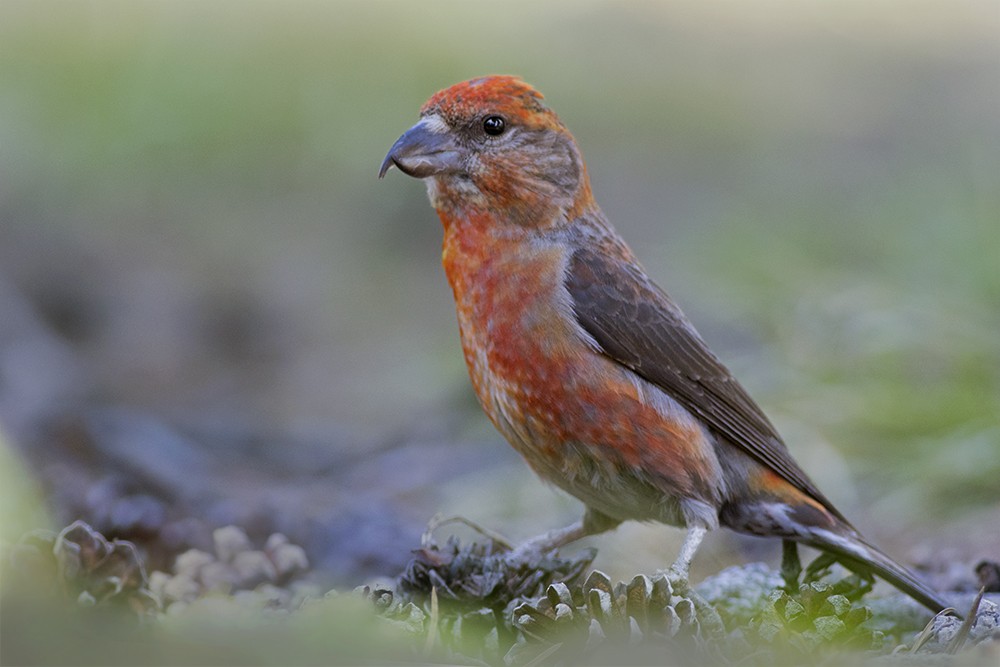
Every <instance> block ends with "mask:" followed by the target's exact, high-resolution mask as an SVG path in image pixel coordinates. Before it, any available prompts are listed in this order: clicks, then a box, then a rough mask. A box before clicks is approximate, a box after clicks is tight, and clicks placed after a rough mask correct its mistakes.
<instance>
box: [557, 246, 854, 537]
mask: <svg viewBox="0 0 1000 667" xmlns="http://www.w3.org/2000/svg"><path fill="white" fill-rule="evenodd" d="M566 287H567V289H568V290H569V293H570V297H571V298H572V302H573V310H574V313H575V314H576V317H577V319H578V321H579V322H580V325H581V326H582V327H583V328H584V329H585V330H586V331H587V332H588V333H589V334H590V335H591V336H592V337H593V338H594V340H596V341H597V343H598V345H599V346H600V347H601V349H602V351H603V352H604V353H605V354H606V355H607V356H609V357H611V358H612V359H614V360H615V361H617V362H618V363H620V364H622V365H624V366H626V367H628V368H630V369H631V370H633V371H634V372H636V373H637V374H639V375H640V376H642V377H643V378H645V379H646V380H648V381H649V382H651V383H653V384H655V385H658V386H659V387H660V388H662V389H663V390H664V391H666V392H667V393H668V394H669V395H670V396H672V397H673V398H674V399H675V400H677V401H678V402H679V403H680V404H681V405H683V406H684V407H685V408H686V409H687V410H688V411H689V412H691V413H692V414H693V415H695V416H696V417H698V418H700V419H701V420H702V421H703V422H704V423H705V424H707V425H708V427H709V428H710V430H711V431H712V432H714V433H715V434H716V435H717V436H720V437H722V438H724V439H725V440H726V441H728V442H730V443H732V444H734V445H736V446H737V447H739V448H740V449H742V450H743V451H745V452H746V453H747V454H749V455H750V456H752V457H753V458H754V459H756V460H757V461H759V462H760V463H762V464H763V465H765V466H767V467H768V468H770V469H771V470H773V471H774V472H775V473H777V474H778V475H780V476H781V477H782V478H783V479H785V480H786V481H788V482H789V483H790V484H792V485H793V486H795V487H797V488H798V489H800V490H801V491H803V492H804V493H806V494H808V495H809V496H811V497H812V498H814V499H815V500H817V501H818V502H820V503H821V504H823V505H824V506H825V507H826V508H827V509H828V510H830V511H831V512H832V513H833V514H834V515H836V516H837V517H838V518H841V519H843V516H842V515H841V514H840V512H838V511H837V510H836V509H835V508H834V507H833V505H832V504H831V503H830V501H829V500H827V499H826V497H825V496H823V494H822V493H821V492H820V491H819V489H817V488H816V486H815V485H814V484H813V483H812V481H811V480H810V479H809V477H808V476H807V475H806V474H805V472H803V471H802V469H801V468H800V467H799V466H798V464H797V463H795V461H794V460H793V459H792V457H791V455H790V454H789V453H788V450H787V448H786V447H785V444H784V443H783V442H782V440H781V437H780V436H779V435H778V432H777V431H776V430H775V428H774V426H773V425H772V424H771V422H770V421H769V420H768V418H767V417H766V416H765V415H764V413H763V411H762V410H761V409H760V407H759V406H758V405H757V404H756V403H755V402H754V400H753V399H752V398H750V396H749V394H747V392H746V390H744V389H743V387H742V386H741V385H740V383H739V382H737V381H736V379H735V378H734V377H733V376H732V374H731V373H730V372H729V370H728V369H727V368H726V367H725V366H724V365H723V364H722V362H721V361H719V359H718V358H717V357H716V356H715V355H714V354H713V353H712V352H711V350H709V349H708V346H707V345H706V344H705V341H704V340H702V338H701V336H700V335H699V334H698V332H697V331H696V330H695V329H694V327H693V326H692V325H691V323H690V322H688V320H687V318H686V317H685V316H684V314H683V313H682V312H681V310H680V308H679V307H678V306H677V305H676V304H675V303H674V302H673V301H672V300H671V299H670V297H669V296H667V294H666V293H665V292H663V290H661V289H660V288H659V287H657V286H656V284H655V283H653V282H652V281H651V280H650V279H649V278H648V277H647V276H646V275H645V274H644V273H643V272H642V270H641V269H640V268H639V267H638V266H636V265H635V264H633V263H632V262H629V261H626V260H625V259H622V258H618V257H616V256H615V255H613V254H611V253H606V252H605V253H600V252H595V251H593V250H590V249H588V248H578V249H577V250H576V251H575V252H574V253H573V256H572V258H571V260H570V263H569V267H568V270H567V276H566ZM844 521H845V522H846V519H844Z"/></svg>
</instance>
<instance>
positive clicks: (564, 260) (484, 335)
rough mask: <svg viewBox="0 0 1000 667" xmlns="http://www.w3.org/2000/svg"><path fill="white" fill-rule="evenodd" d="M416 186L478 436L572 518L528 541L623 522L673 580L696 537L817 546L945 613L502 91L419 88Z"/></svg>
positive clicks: (562, 155)
mask: <svg viewBox="0 0 1000 667" xmlns="http://www.w3.org/2000/svg"><path fill="white" fill-rule="evenodd" d="M392 166H396V167H398V168H399V169H400V170H401V171H403V172H404V173H406V174H408V175H410V176H414V177H416V178H421V179H425V180H426V183H427V190H428V193H429V196H430V200H431V203H432V204H433V206H434V208H435V209H436V210H437V213H438V216H439V217H440V218H441V222H442V223H443V225H444V244H443V253H442V259H443V263H444V269H445V273H446V274H447V277H448V282H449V283H450V284H451V288H452V290H453V292H454V296H455V304H456V307H457V312H458V324H459V330H460V333H461V340H462V349H463V350H464V353H465V361H466V364H467V365H468V368H469V374H470V375H471V377H472V384H473V387H474V388H475V392H476V395H477V396H478V397H479V402H480V403H481V404H482V407H483V410H485V412H486V414H487V415H488V416H489V418H490V420H491V421H492V422H493V424H494V425H495V426H496V427H497V429H499V430H500V432H501V433H502V434H503V435H504V437H505V438H506V439H507V440H508V441H509V442H510V444H511V445H513V446H514V448H515V449H516V450H517V451H518V452H520V454H521V455H522V456H523V457H524V458H525V460H526V461H527V463H528V465H530V466H531V468H532V469H534V471H535V472H536V473H538V475H540V476H541V477H542V478H543V479H545V480H548V481H549V482H551V483H553V484H555V485H556V486H558V487H560V488H562V489H564V490H565V491H567V492H569V493H570V494H572V495H573V496H575V497H577V498H579V499H580V500H581V501H583V503H584V505H585V506H586V511H585V513H584V517H583V519H582V520H580V521H579V522H577V523H575V524H573V525H571V526H568V527H567V528H564V529H562V530H557V531H553V532H551V533H549V534H547V535H546V536H544V538H542V539H540V540H538V541H536V542H535V543H534V546H537V547H544V548H546V549H548V548H555V547H558V546H561V545H563V544H566V543H568V542H570V541H573V540H575V539H578V538H580V537H583V536H585V535H589V534H593V533H597V532H601V531H604V530H608V529H610V528H613V527H615V526H617V525H618V524H619V523H621V522H622V521H625V520H628V519H636V520H639V521H650V520H652V521H660V522H663V523H666V524H670V525H674V526H684V527H686V528H687V536H686V538H685V540H684V544H683V546H682V547H681V550H680V554H679V556H678V557H677V560H676V562H675V563H674V565H673V566H672V568H671V570H672V572H673V574H674V575H675V576H677V577H679V578H683V579H686V577H687V572H688V567H689V565H690V562H691V559H692V557H693V556H694V553H695V551H696V550H697V548H698V544H699V543H700V542H701V540H702V538H703V536H704V535H705V533H706V531H708V530H711V529H714V528H717V527H718V526H720V525H721V526H725V527H727V528H730V529H732V530H735V531H738V532H741V533H749V534H751V535H762V536H770V537H778V538H781V539H782V540H784V541H785V547H786V548H785V555H786V563H789V562H791V563H794V564H797V562H798V559H797V554H796V553H795V543H799V542H801V543H804V544H808V545H811V546H813V547H817V548H819V549H821V550H824V551H826V552H828V553H830V554H831V555H832V556H834V557H835V558H836V559H837V560H839V561H841V562H842V563H843V564H845V565H846V566H848V567H850V568H852V569H856V570H859V571H861V572H864V573H866V574H868V573H875V574H878V575H879V576H881V577H883V578H884V579H886V580H887V581H889V582H890V583H892V584H893V585H895V586H896V587H898V588H899V589H901V590H902V591H905V592H906V593H908V594H909V595H910V596H912V597H913V598H914V599H916V600H918V601H919V602H921V603H923V604H924V605H926V606H927V607H929V608H930V609H932V610H934V611H940V610H941V609H942V608H944V607H945V606H946V605H945V603H944V602H942V600H941V598H940V597H939V596H938V595H937V594H936V593H935V592H934V591H933V590H931V589H930V588H929V587H928V586H927V585H926V584H924V583H923V582H921V581H920V580H919V579H918V578H917V577H916V576H915V575H914V574H913V573H911V572H910V571H909V570H907V569H906V568H905V567H903V566H901V565H899V564H898V563H896V562H895V561H893V560H892V559H891V558H890V557H889V556H887V555H886V554H884V553H883V552H882V551H880V550H879V549H877V548H876V547H874V546H873V545H872V544H871V543H869V542H868V541H867V540H865V539H864V538H863V537H862V536H861V535H860V534H859V533H858V531H857V530H855V528H854V527H853V526H851V524H850V523H849V522H848V521H847V519H846V518H845V517H844V516H843V515H842V514H841V513H840V512H839V511H838V510H837V509H836V508H835V507H834V506H833V504H832V503H831V502H830V501H829V500H828V499H827V498H826V496H824V495H823V493H822V492H820V490H819V489H818V488H816V485H815V484H813V482H812V481H811V480H810V479H809V477H808V476H807V475H806V473H805V472H803V470H802V469H801V468H800V467H799V466H798V464H797V463H796V462H795V461H794V460H793V459H792V457H791V454H789V452H788V449H787V448H786V447H785V444H784V443H783V442H782V440H781V437H780V436H779V435H778V433H777V431H776V430H775V428H774V426H773V425H772V424H771V422H770V421H769V420H768V418H767V417H766V416H765V415H764V413H763V412H762V411H761V409H760V408H759V407H758V406H757V404H756V403H755V402H754V401H753V399H751V398H750V396H749V395H748V394H747V392H746V391H745V390H744V389H743V387H742V386H740V384H739V382H737V381H736V379H735V378H733V376H732V374H731V373H730V372H729V370H727V369H726V367H725V366H724V365H723V364H722V362H721V361H719V359H718V358H717V357H716V356H715V355H714V354H713V353H712V352H711V350H709V348H708V346H707V345H706V344H705V341H704V340H702V338H701V336H700V335H699V334H698V332H697V331H696V330H695V328H694V327H693V326H692V325H691V323H690V322H689V321H688V319H687V318H686V317H685V316H684V314H683V313H682V312H681V309H680V308H679V307H678V306H677V304H676V303H674V301H673V300H672V299H671V298H670V297H669V296H668V295H667V294H666V293H665V292H664V291H663V290H662V289H660V288H659V287H658V286H657V285H656V284H655V283H654V282H653V281H652V280H651V279H650V278H649V276H648V275H647V274H646V272H645V270H643V268H642V266H641V265H640V264H639V262H638V260H637V259H636V257H635V255H634V254H633V253H632V251H631V250H630V249H629V247H628V246H627V245H626V244H625V242H624V241H623V240H622V239H621V237H619V235H618V234H617V233H616V232H615V230H614V229H613V228H612V226H611V224H610V223H609V222H608V220H607V219H606V218H605V216H604V214H603V213H602V212H601V209H600V208H598V206H597V204H596V203H595V201H594V198H593V196H592V195H591V190H590V181H589V178H588V176H587V167H586V165H585V164H584V161H583V156H582V155H581V154H580V149H579V148H578V147H577V144H576V141H575V140H574V139H573V137H572V135H571V134H570V133H569V131H568V130H567V129H566V127H565V126H564V125H563V124H562V122H561V121H560V120H559V118H558V117H557V116H556V114H555V113H553V112H552V111H551V110H550V109H549V108H548V107H547V106H545V104H544V103H543V101H542V95H541V94H540V93H538V92H537V91H535V90H534V89H533V88H531V87H530V86H528V85H527V84H526V83H524V82H523V81H521V80H520V79H518V78H515V77H510V76H488V77H483V78H479V79H473V80H471V81H466V82H464V83H459V84H457V85H455V86H452V87H451V88H448V89H446V90H442V91H440V92H438V93H437V94H435V95H434V96H433V97H431V98H430V100H429V101H428V102H427V103H426V104H425V105H424V106H423V108H422V109H421V112H420V121H419V122H418V123H417V124H416V125H414V126H413V127H412V128H410V129H409V130H407V131H406V133H404V134H403V135H402V136H401V137H400V138H399V140H398V141H396V143H395V144H394V145H393V146H392V148H391V149H390V150H389V153H388V155H386V157H385V160H384V161H383V163H382V167H381V169H380V170H379V176H380V177H381V176H384V175H385V173H386V171H387V170H388V169H389V168H390V167H392Z"/></svg>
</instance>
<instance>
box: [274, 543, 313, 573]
mask: <svg viewBox="0 0 1000 667" xmlns="http://www.w3.org/2000/svg"><path fill="white" fill-rule="evenodd" d="M268 553H269V554H270V556H271V561H272V562H273V563H274V567H275V568H276V569H277V571H278V574H279V575H280V576H282V577H284V576H287V575H290V574H294V573H296V572H304V571H305V570H308V569H309V559H308V558H306V552H305V550H304V549H303V548H302V547H300V546H298V545H297V544H282V545H279V546H277V547H275V548H274V549H269V550H268Z"/></svg>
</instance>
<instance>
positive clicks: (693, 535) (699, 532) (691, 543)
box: [668, 524, 708, 587]
mask: <svg viewBox="0 0 1000 667" xmlns="http://www.w3.org/2000/svg"><path fill="white" fill-rule="evenodd" d="M707 533H708V529H707V528H705V527H704V526H700V525H697V524H695V525H691V526H688V530H687V535H686V536H685V537H684V544H682V545H681V551H680V553H679V554H677V560H675V561H674V564H673V565H671V566H670V570H669V573H668V578H669V579H670V583H671V584H673V583H674V581H675V580H676V581H677V582H678V583H681V582H683V585H684V586H685V587H686V586H687V579H688V571H689V570H690V569H691V560H692V559H693V558H694V554H695V552H696V551H698V546H699V545H700V544H701V541H702V540H703V539H705V535H706V534H707Z"/></svg>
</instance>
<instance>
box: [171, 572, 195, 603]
mask: <svg viewBox="0 0 1000 667" xmlns="http://www.w3.org/2000/svg"><path fill="white" fill-rule="evenodd" d="M200 592H201V586H199V585H198V582H196V581H195V580H194V579H192V578H191V577H189V576H187V575H184V574H178V575H177V576H176V577H171V578H170V581H168V582H167V583H165V584H164V585H163V598H164V601H167V600H179V601H182V602H191V601H192V600H194V599H195V598H197V597H198V594H199V593H200Z"/></svg>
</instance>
